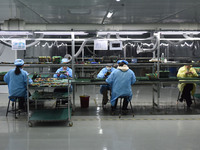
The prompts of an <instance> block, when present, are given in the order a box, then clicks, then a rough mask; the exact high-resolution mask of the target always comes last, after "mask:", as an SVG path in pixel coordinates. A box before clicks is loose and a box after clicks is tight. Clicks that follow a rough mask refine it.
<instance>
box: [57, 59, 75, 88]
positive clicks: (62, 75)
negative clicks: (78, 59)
mask: <svg viewBox="0 0 200 150" xmlns="http://www.w3.org/2000/svg"><path fill="white" fill-rule="evenodd" d="M68 62H69V60H68V59H67V58H63V59H62V60H61V64H63V66H62V67H60V68H59V69H58V70H57V71H56V73H55V74H54V75H53V77H54V78H59V79H67V78H72V69H71V68H69V67H67V66H65V64H67V63H68ZM71 89H72V87H71V88H70V90H71ZM54 92H68V89H63V88H56V89H55V90H54Z"/></svg>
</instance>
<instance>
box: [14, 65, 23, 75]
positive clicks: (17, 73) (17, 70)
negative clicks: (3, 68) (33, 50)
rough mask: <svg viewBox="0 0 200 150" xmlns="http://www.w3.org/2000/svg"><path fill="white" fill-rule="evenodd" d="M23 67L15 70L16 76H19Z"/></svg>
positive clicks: (17, 67)
mask: <svg viewBox="0 0 200 150" xmlns="http://www.w3.org/2000/svg"><path fill="white" fill-rule="evenodd" d="M21 67H22V66H16V68H15V74H16V75H19V74H20V73H21V70H20V68H21Z"/></svg>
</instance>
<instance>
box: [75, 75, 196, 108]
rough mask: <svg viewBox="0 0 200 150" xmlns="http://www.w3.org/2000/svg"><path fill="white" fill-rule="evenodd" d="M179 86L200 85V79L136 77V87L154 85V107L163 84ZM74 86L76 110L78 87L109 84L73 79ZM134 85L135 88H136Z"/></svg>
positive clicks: (157, 102) (102, 81)
mask: <svg viewBox="0 0 200 150" xmlns="http://www.w3.org/2000/svg"><path fill="white" fill-rule="evenodd" d="M163 83H167V84H178V83H197V84H200V78H177V77H170V78H160V79H151V80H149V79H148V78H147V77H136V82H135V84H134V85H152V106H153V108H154V107H159V98H160V87H161V84H163ZM71 84H72V85H73V101H72V108H73V110H75V107H76V106H75V92H76V86H77V85H105V84H107V83H106V81H105V79H84V78H81V79H73V80H71ZM134 85H133V86H134Z"/></svg>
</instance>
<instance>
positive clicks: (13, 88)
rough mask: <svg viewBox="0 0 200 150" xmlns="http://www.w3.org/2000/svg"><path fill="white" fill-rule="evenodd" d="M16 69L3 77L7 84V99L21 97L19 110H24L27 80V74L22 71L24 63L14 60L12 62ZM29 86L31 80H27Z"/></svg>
mask: <svg viewBox="0 0 200 150" xmlns="http://www.w3.org/2000/svg"><path fill="white" fill-rule="evenodd" d="M14 64H15V66H16V68H15V69H11V70H10V71H8V72H7V73H6V75H5V76H4V81H5V82H6V83H7V84H8V90H9V97H12V96H13V97H22V98H23V99H20V100H19V109H21V110H24V109H25V108H26V107H25V99H26V98H27V79H28V72H26V71H25V70H23V69H22V68H23V66H24V61H23V60H22V59H16V60H15V62H14ZM28 82H29V84H30V83H32V82H33V81H32V79H30V78H29V81H28Z"/></svg>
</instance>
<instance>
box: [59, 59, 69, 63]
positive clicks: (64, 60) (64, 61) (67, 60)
mask: <svg viewBox="0 0 200 150" xmlns="http://www.w3.org/2000/svg"><path fill="white" fill-rule="evenodd" d="M68 62H69V59H67V58H63V59H62V61H61V63H62V64H65V63H68Z"/></svg>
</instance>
